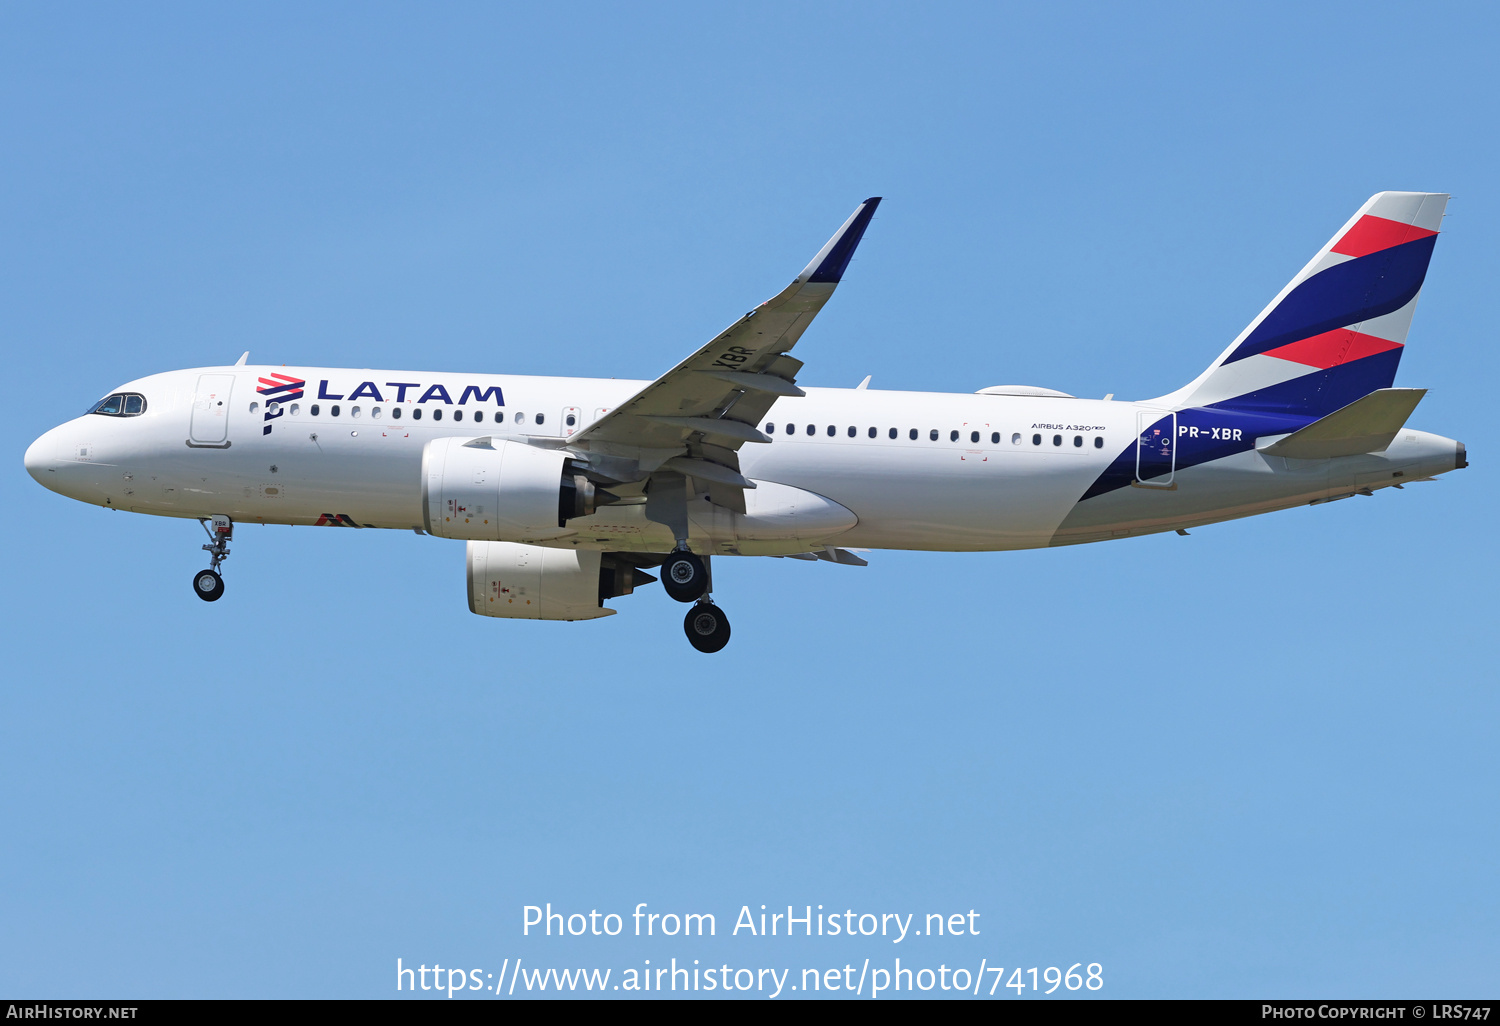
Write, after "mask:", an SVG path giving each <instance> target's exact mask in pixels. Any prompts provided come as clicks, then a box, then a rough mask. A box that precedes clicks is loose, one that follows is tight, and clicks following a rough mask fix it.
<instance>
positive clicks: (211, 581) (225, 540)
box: [193, 513, 234, 602]
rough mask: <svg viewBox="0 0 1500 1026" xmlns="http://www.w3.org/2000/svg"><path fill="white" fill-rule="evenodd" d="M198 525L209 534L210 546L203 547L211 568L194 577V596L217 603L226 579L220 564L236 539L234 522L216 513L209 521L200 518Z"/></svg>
mask: <svg viewBox="0 0 1500 1026" xmlns="http://www.w3.org/2000/svg"><path fill="white" fill-rule="evenodd" d="M198 523H200V524H202V525H203V529H204V530H205V531H207V532H208V541H209V544H207V545H205V546H203V551H204V552H207V553H208V554H209V557H210V562H209V568H208V569H207V570H200V571H198V572H197V573H196V574H194V575H193V594H194V595H197V596H198V597H199V598H201V599H202V600H203V601H204V602H217V601H218V600H219V598H220V596H222V595H223V594H224V578H222V577H220V576H219V564H220V563H222V562H224V560H225V559H226V558H227V557H228V555H229V541H230V539H231V538H233V537H234V521H232V520H230V519H229V518H228V517H227V516H225V515H224V514H222V513H216V514H214V515H213V516H212V517H210V518H208V519H206V520H205V519H202V518H200V519H199V520H198Z"/></svg>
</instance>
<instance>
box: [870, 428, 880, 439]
mask: <svg viewBox="0 0 1500 1026" xmlns="http://www.w3.org/2000/svg"><path fill="white" fill-rule="evenodd" d="M878 433H879V432H877V431H876V430H875V429H874V428H871V429H870V437H871V438H874V437H875V436H876V435H877V434H878Z"/></svg>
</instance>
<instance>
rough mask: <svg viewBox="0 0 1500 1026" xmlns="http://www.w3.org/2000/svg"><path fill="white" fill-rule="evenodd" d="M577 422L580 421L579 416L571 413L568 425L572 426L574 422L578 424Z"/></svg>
mask: <svg viewBox="0 0 1500 1026" xmlns="http://www.w3.org/2000/svg"><path fill="white" fill-rule="evenodd" d="M577 423H578V418H577V417H576V416H574V415H573V414H571V413H570V414H568V420H567V424H568V427H572V426H573V425H574V424H577Z"/></svg>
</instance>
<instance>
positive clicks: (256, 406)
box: [250, 403, 270, 413]
mask: <svg viewBox="0 0 1500 1026" xmlns="http://www.w3.org/2000/svg"><path fill="white" fill-rule="evenodd" d="M258 409H260V403H251V404H250V412H251V413H254V412H255V411H256V410H258ZM266 409H268V410H269V409H270V407H269V406H267V407H266Z"/></svg>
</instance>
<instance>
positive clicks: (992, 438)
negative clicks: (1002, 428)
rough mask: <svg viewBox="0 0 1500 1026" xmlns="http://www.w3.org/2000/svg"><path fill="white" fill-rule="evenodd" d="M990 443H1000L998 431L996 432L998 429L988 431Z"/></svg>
mask: <svg viewBox="0 0 1500 1026" xmlns="http://www.w3.org/2000/svg"><path fill="white" fill-rule="evenodd" d="M990 444H991V445H999V444H1000V432H998V431H991V432H990Z"/></svg>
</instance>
